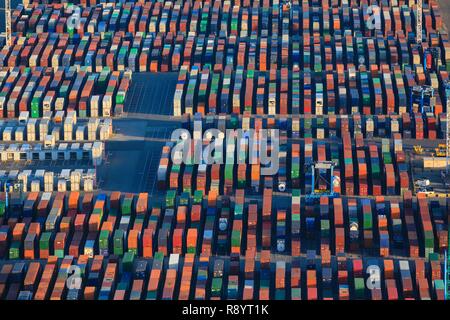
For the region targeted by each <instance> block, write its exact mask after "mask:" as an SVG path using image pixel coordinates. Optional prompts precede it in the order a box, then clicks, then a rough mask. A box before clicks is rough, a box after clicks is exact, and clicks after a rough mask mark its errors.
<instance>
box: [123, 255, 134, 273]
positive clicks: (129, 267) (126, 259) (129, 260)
mask: <svg viewBox="0 0 450 320" xmlns="http://www.w3.org/2000/svg"><path fill="white" fill-rule="evenodd" d="M134 257H135V253H134V252H132V251H128V252H126V253H125V255H124V256H123V260H122V265H123V270H124V271H126V272H132V271H133V262H134Z"/></svg>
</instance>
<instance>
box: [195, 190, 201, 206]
mask: <svg viewBox="0 0 450 320" xmlns="http://www.w3.org/2000/svg"><path fill="white" fill-rule="evenodd" d="M202 201H203V191H202V190H195V191H194V204H202Z"/></svg>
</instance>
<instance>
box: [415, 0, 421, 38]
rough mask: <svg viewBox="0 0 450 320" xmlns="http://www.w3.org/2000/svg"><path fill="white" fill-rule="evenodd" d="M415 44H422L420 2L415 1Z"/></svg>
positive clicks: (418, 0)
mask: <svg viewBox="0 0 450 320" xmlns="http://www.w3.org/2000/svg"><path fill="white" fill-rule="evenodd" d="M416 43H417V44H421V43H422V0H417V13H416Z"/></svg>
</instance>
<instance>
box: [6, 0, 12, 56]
mask: <svg viewBox="0 0 450 320" xmlns="http://www.w3.org/2000/svg"><path fill="white" fill-rule="evenodd" d="M11 32H12V28H11V0H5V34H6V45H7V46H8V47H10V46H11Z"/></svg>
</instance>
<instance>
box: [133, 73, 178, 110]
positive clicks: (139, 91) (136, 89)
mask: <svg viewBox="0 0 450 320" xmlns="http://www.w3.org/2000/svg"><path fill="white" fill-rule="evenodd" d="M177 79H178V73H176V72H169V73H147V72H145V73H135V74H134V75H133V82H132V84H131V88H130V90H129V92H128V94H127V103H126V105H125V112H129V113H134V114H163V115H171V114H173V111H172V110H173V95H174V92H175V86H176V84H177Z"/></svg>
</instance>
